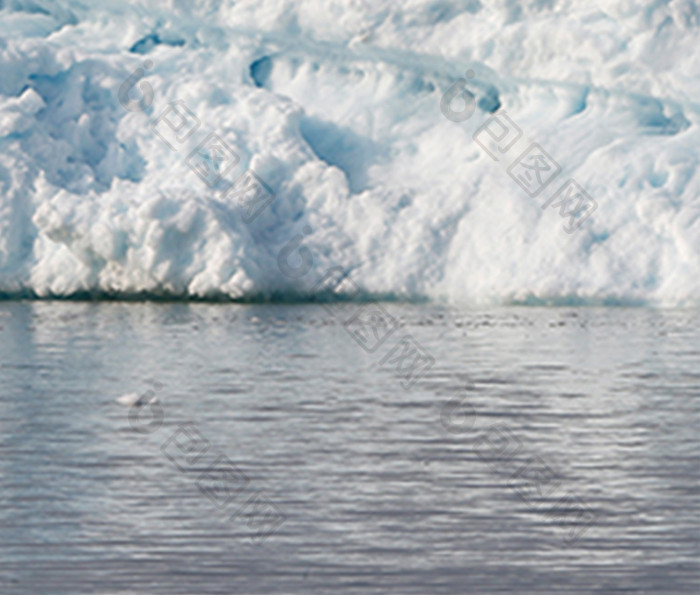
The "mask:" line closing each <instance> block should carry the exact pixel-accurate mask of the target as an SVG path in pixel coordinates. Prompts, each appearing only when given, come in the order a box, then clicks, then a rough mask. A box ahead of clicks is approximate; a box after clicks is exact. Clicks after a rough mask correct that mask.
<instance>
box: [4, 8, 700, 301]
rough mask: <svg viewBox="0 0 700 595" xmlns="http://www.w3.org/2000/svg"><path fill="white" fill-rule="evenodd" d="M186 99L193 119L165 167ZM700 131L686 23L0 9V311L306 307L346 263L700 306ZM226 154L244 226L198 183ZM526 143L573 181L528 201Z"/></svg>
mask: <svg viewBox="0 0 700 595" xmlns="http://www.w3.org/2000/svg"><path fill="white" fill-rule="evenodd" d="M144 64H145V66H144ZM138 68H142V69H143V77H142V79H141V80H140V81H139V84H141V85H142V86H143V87H146V86H148V85H150V88H151V89H152V91H153V93H152V101H151V100H150V98H146V99H144V100H143V101H142V102H141V103H140V104H139V103H137V102H138V100H139V98H142V97H144V94H143V92H142V91H140V90H139V85H137V86H136V88H135V89H132V90H131V92H130V94H129V98H130V100H131V101H132V102H131V103H130V104H128V105H129V106H130V107H131V109H132V110H135V111H130V110H129V109H126V108H125V107H124V106H123V105H122V103H121V102H120V100H119V91H120V88H121V86H122V84H123V83H124V82H125V81H126V80H127V78H128V77H129V76H130V75H131V74H132V73H134V71H136V69H138ZM467 70H471V71H472V72H471V73H469V74H470V75H473V76H470V77H469V79H468V81H467V82H466V85H467V88H468V89H469V90H470V92H471V93H472V94H473V96H474V97H475V101H476V109H475V110H474V113H473V115H472V116H471V117H469V118H467V119H466V120H464V121H463V122H454V121H450V120H449V119H447V118H446V117H445V116H444V115H443V113H442V111H441V99H442V97H443V95H444V94H445V93H446V92H447V91H448V89H450V87H451V86H452V85H453V84H454V83H455V82H456V81H457V80H458V79H459V78H460V77H461V78H464V79H465V80H466V78H467V77H466V76H465V72H466V71H467ZM136 78H138V77H136ZM172 102H180V104H179V105H185V106H186V107H187V108H188V109H189V110H190V111H191V113H192V114H194V115H195V116H196V118H197V119H198V120H199V121H200V122H201V125H200V126H199V128H198V129H197V130H196V132H194V133H193V134H192V135H191V136H189V137H188V138H186V139H185V140H182V142H179V144H177V145H176V146H175V147H174V149H171V148H169V147H168V146H167V145H166V144H165V143H164V142H163V141H162V140H161V138H160V137H159V136H158V135H157V134H156V132H155V130H154V128H156V126H155V124H154V122H159V120H158V119H159V118H160V117H161V116H162V114H163V113H164V111H166V110H168V109H169V106H170V105H172ZM455 102H456V103H455V105H457V106H458V105H459V100H455ZM146 104H149V105H148V106H147V107H145V109H143V111H139V110H140V108H138V109H137V106H141V107H144V106H145V105H146ZM175 105H178V104H175ZM499 108H500V110H505V113H506V114H507V116H508V117H509V118H510V119H511V120H512V122H514V123H515V124H517V126H518V127H519V128H520V129H521V130H522V133H523V134H522V138H521V139H520V140H519V141H518V143H517V144H516V145H515V146H514V147H513V148H512V150H508V151H507V152H506V153H502V154H498V156H499V161H495V160H494V159H493V158H492V157H490V156H489V154H488V152H487V151H486V150H484V148H482V147H481V146H479V144H478V143H477V142H475V140H474V139H473V135H474V133H475V132H476V131H477V130H479V129H480V127H482V126H483V125H484V124H485V123H487V122H488V121H489V118H494V117H495V116H497V115H498V114H499V113H502V111H501V112H497V111H496V110H498V109H499ZM492 112H496V114H494V113H492ZM160 123H161V124H162V123H163V122H162V121H160ZM188 125H189V124H188ZM699 125H700V7H699V5H698V3H697V2H696V1H694V0H598V1H592V0H532V1H523V2H516V1H513V0H488V1H487V0H462V1H459V0H405V1H403V2H396V0H295V1H291V0H236V1H235V2H234V1H231V0H161V1H158V0H149V1H146V0H132V1H130V2H125V1H124V0H95V1H94V2H89V1H88V0H81V1H63V0H0V294H2V295H4V296H15V295H33V296H39V297H55V296H61V297H67V296H74V295H81V294H91V295H96V296H99V295H106V296H131V295H139V294H144V295H153V296H158V295H169V296H175V297H181V298H210V297H211V298H217V297H226V298H229V297H230V298H234V299H254V298H259V297H263V298H266V297H268V298H274V297H275V296H285V295H286V296H295V295H296V296H309V295H311V294H312V292H313V289H312V288H313V286H314V284H315V283H316V282H317V280H318V279H319V278H321V277H322V276H323V275H324V273H325V272H326V271H327V270H328V269H329V268H331V267H334V266H339V267H342V269H344V270H345V271H347V272H348V273H349V275H350V278H351V279H352V281H353V282H354V283H355V284H356V285H357V286H358V287H359V288H360V289H361V290H362V292H363V293H365V294H366V295H367V296H383V297H391V298H396V299H425V298H427V299H435V300H445V301H448V302H464V303H475V304H500V303H514V302H515V303H558V302H560V303H593V304H595V303H604V304H605V303H612V304H617V303H621V304H649V305H662V306H688V305H692V306H695V305H697V304H698V303H700V173H699V172H700V169H699V163H698V161H699V159H700V157H699V151H700V133H699V130H700V128H699ZM156 129H157V128H156ZM210 133H216V134H217V135H218V136H219V137H220V138H221V139H222V140H223V141H224V142H225V143H226V144H227V145H228V146H229V147H230V148H231V149H232V150H233V151H234V152H235V153H236V155H237V156H238V162H237V163H236V165H235V166H234V167H233V168H232V169H230V171H226V172H225V175H223V179H224V180H228V182H233V181H234V180H236V179H238V176H242V175H244V172H245V171H248V170H253V171H254V172H255V173H256V174H257V175H258V176H259V178H260V179H262V180H264V182H265V183H266V184H267V185H268V186H269V188H270V189H271V190H272V191H273V193H274V200H273V201H272V202H271V203H270V204H269V205H268V206H267V207H266V208H265V209H264V210H263V211H262V212H261V213H260V214H259V215H258V216H257V217H256V218H254V219H253V220H252V221H249V222H246V221H245V220H244V217H243V211H242V209H241V208H240V204H238V203H237V202H236V200H234V199H233V198H231V197H230V196H228V195H226V194H224V193H223V192H222V191H221V184H219V186H216V187H213V188H211V187H209V186H208V185H207V184H206V183H205V182H204V181H203V180H202V179H201V178H200V177H199V176H198V175H197V174H196V172H195V171H193V169H192V168H191V167H190V166H189V165H188V161H187V157H188V155H189V154H190V153H191V151H192V150H193V149H194V148H195V147H196V146H197V145H198V144H199V143H201V142H202V141H204V139H205V138H206V137H207V135H208V134H210ZM504 142H505V141H504ZM531 142H536V143H538V144H539V145H541V147H543V148H544V149H545V150H546V152H547V153H548V154H549V155H550V156H551V157H552V158H553V159H554V160H555V161H556V162H557V163H558V164H559V166H560V167H561V173H560V175H559V176H558V177H557V179H556V180H555V181H553V182H552V183H551V184H550V185H549V186H547V187H546V189H545V190H544V191H543V193H542V194H541V195H539V196H536V197H532V196H530V195H528V193H527V192H525V190H524V189H523V188H521V187H520V186H519V185H518V184H517V183H516V182H515V180H514V179H513V178H512V177H511V176H510V175H509V173H508V167H509V166H510V164H511V163H513V162H514V161H515V159H516V158H517V157H518V155H519V154H521V153H522V152H523V151H524V150H525V149H527V147H528V145H529V144H530V143H531ZM223 163H224V165H226V163H225V162H223ZM211 166H212V168H216V167H219V169H220V170H221V171H223V169H224V167H223V166H222V165H221V163H219V164H216V163H213V162H212V164H211ZM226 167H228V165H227V166H226ZM568 179H574V180H575V181H576V182H577V183H578V184H580V186H581V187H582V188H584V189H585V190H586V192H587V193H588V194H589V195H590V196H591V197H592V198H593V199H594V200H595V201H596V203H597V208H596V210H595V211H594V212H593V213H592V214H591V216H590V218H588V219H587V220H586V221H585V222H583V223H582V224H581V227H580V228H579V229H578V230H576V231H574V232H573V233H567V231H566V230H565V224H566V221H567V220H566V219H565V218H563V217H562V216H561V215H560V213H559V210H558V208H551V207H548V208H545V209H543V208H542V205H543V204H544V203H545V201H546V200H547V198H549V197H550V196H551V195H552V194H553V193H554V191H555V190H556V189H557V188H558V187H559V186H561V185H562V184H563V183H564V182H565V181H566V180H568ZM223 183H224V185H225V182H223ZM290 242H291V244H290ZM290 246H291V248H289V247H290ZM285 247H287V248H289V249H288V250H287V252H286V253H285V254H287V253H289V254H290V255H291V256H290V261H289V262H290V263H291V266H292V267H297V268H294V269H293V270H295V271H297V273H295V274H289V273H288V272H287V273H285V272H284V271H282V270H281V269H280V265H279V257H280V254H281V253H282V252H284V250H285ZM295 247H301V252H299V250H297V251H296V253H295V252H294V251H293V250H292V249H293V248H295Z"/></svg>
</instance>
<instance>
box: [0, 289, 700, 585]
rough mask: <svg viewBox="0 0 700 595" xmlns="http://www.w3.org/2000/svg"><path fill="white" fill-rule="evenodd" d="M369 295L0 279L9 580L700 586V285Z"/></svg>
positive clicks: (3, 501) (4, 581) (2, 509)
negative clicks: (555, 297)
mask: <svg viewBox="0 0 700 595" xmlns="http://www.w3.org/2000/svg"><path fill="white" fill-rule="evenodd" d="M372 307H373V306H366V305H365V306H363V305H362V304H355V305H353V304H347V305H345V306H342V308H341V310H342V315H338V311H336V312H335V313H334V312H333V311H328V310H327V309H326V308H324V307H322V306H321V305H312V304H308V305H233V304H189V305H188V304H177V303H174V304H171V303H161V304H154V303H116V302H115V303H110V302H97V303H89V302H2V303H0V449H1V450H0V454H1V456H0V482H1V483H0V486H1V489H0V593H10V594H14V593H55V594H63V593H66V594H68V593H71V594H73V593H168V594H180V593H328V592H331V591H340V592H347V593H401V594H410V593H416V594H430V593H550V592H551V593H564V592H569V591H571V592H578V593H621V592H628V593H697V592H698V591H699V590H700V576H699V574H700V566H699V557H700V546H699V542H700V478H699V474H700V431H699V430H700V365H699V364H700V314H699V313H698V311H697V310H665V311H664V310H652V309H642V308H639V309H635V308H516V307H511V308H497V309H488V310H478V311H475V310H466V309H458V308H448V307H443V306H439V305H425V304H422V305H406V304H392V303H389V304H384V305H383V308H384V310H385V311H386V312H387V313H388V314H389V315H390V316H392V317H394V319H395V320H396V321H398V323H399V324H400V327H399V328H396V329H395V330H393V332H391V333H389V330H390V328H389V327H390V325H389V326H387V328H383V327H382V328H380V329H379V330H378V331H377V329H376V328H374V327H367V328H359V327H357V325H354V326H353V325H350V326H344V325H343V324H342V321H343V320H347V319H348V315H350V317H352V316H353V312H354V311H360V312H361V311H362V309H363V308H365V309H367V308H370V309H371V308H372ZM407 336H408V337H409V341H413V340H415V341H417V342H418V344H419V345H420V346H421V349H422V350H423V351H422V353H423V357H422V359H420V361H421V362H422V364H423V365H422V367H417V368H415V369H414V368H411V367H410V365H409V364H410V362H409V364H406V363H405V362H404V361H403V360H401V358H400V357H399V356H400V354H401V345H405V344H406V343H405V342H404V343H402V340H403V339H404V337H407ZM411 374H414V375H411ZM149 390H150V391H152V392H150V393H149V392H148V391H149ZM126 393H137V394H139V395H145V400H146V401H147V400H149V399H150V398H152V397H157V399H158V402H156V403H152V404H148V405H145V406H144V407H141V408H139V409H137V408H129V407H127V406H125V405H122V404H120V403H118V402H116V399H117V398H118V397H120V396H122V395H124V394H126Z"/></svg>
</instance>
